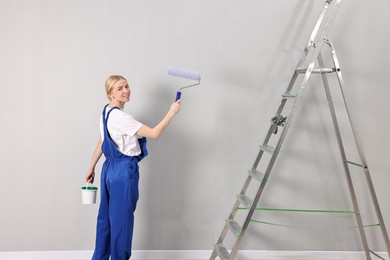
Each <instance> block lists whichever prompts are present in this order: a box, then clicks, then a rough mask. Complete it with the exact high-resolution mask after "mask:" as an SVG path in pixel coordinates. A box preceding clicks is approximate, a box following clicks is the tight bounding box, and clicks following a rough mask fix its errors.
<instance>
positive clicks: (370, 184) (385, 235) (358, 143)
mask: <svg viewBox="0 0 390 260" xmlns="http://www.w3.org/2000/svg"><path fill="white" fill-rule="evenodd" d="M326 43H327V44H328V45H329V48H330V52H331V55H332V60H333V64H334V66H335V68H336V74H337V79H338V81H339V86H340V89H341V93H342V96H343V101H344V105H345V108H346V111H347V115H348V119H349V124H350V126H351V128H352V133H353V136H354V139H355V143H356V148H357V150H358V153H359V157H360V161H361V163H362V166H363V170H364V173H365V176H366V181H367V184H368V187H369V190H370V195H371V200H372V203H373V205H374V209H375V213H376V217H377V219H378V221H379V224H380V228H381V232H382V236H383V239H384V241H385V245H386V249H387V254H388V256H389V258H390V239H389V235H388V233H387V230H386V226H385V222H384V219H383V216H382V212H381V210H380V206H379V202H378V198H377V195H376V192H375V188H374V184H373V181H372V178H371V174H370V171H369V169H368V166H367V161H366V157H365V155H364V152H363V148H362V144H361V141H360V137H359V134H358V131H357V130H356V126H355V121H354V116H353V114H352V112H351V109H350V104H349V94H348V91H347V89H346V88H345V84H344V79H343V76H342V74H341V70H340V64H339V61H338V58H337V54H336V50H335V48H334V46H333V44H332V42H331V41H329V40H326Z"/></svg>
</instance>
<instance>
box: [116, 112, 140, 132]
mask: <svg viewBox="0 0 390 260" xmlns="http://www.w3.org/2000/svg"><path fill="white" fill-rule="evenodd" d="M121 112H122V111H121ZM118 118H119V122H118V123H119V124H118V126H119V129H118V130H119V132H120V133H121V134H123V135H128V136H134V135H135V134H136V133H137V132H138V130H139V129H140V128H141V126H142V124H141V123H140V122H138V121H137V120H135V119H134V118H133V117H132V116H131V115H129V114H127V113H125V112H122V113H121V115H120V116H119V117H118Z"/></svg>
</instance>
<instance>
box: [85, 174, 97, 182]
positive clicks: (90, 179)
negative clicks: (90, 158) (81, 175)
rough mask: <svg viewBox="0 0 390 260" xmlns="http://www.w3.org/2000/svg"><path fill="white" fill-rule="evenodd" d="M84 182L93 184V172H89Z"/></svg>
mask: <svg viewBox="0 0 390 260" xmlns="http://www.w3.org/2000/svg"><path fill="white" fill-rule="evenodd" d="M85 180H86V182H90V183H93V181H94V180H95V171H89V172H88V174H87V176H86V177H85Z"/></svg>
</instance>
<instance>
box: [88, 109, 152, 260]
mask: <svg viewBox="0 0 390 260" xmlns="http://www.w3.org/2000/svg"><path fill="white" fill-rule="evenodd" d="M106 108H107V105H106V106H105V107H104V109H103V114H102V119H103V129H104V140H103V144H102V151H103V153H104V156H105V157H106V160H105V162H104V164H103V167H102V173H101V183H100V186H101V188H100V190H101V195H100V198H101V201H100V207H99V213H98V218H97V228H96V246H95V252H94V254H93V257H92V259H93V260H108V259H109V258H110V255H111V260H127V259H129V258H130V256H131V243H132V238H133V227H134V211H135V208H136V206H137V201H138V196H139V194H138V181H139V173H138V162H139V161H140V160H142V159H143V158H144V157H145V156H147V154H148V151H147V149H146V138H141V139H138V142H139V145H140V148H141V154H140V155H138V156H128V155H124V154H122V153H121V152H120V151H118V149H117V147H116V145H115V143H114V141H113V140H112V139H111V137H110V134H109V132H108V129H107V121H108V117H109V115H110V113H111V111H112V110H114V109H119V108H118V107H113V108H111V109H110V110H109V111H108V113H107V116H106Z"/></svg>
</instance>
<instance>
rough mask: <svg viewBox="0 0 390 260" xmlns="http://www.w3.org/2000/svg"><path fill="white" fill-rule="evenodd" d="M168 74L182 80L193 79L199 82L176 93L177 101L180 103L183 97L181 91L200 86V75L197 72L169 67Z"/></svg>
mask: <svg viewBox="0 0 390 260" xmlns="http://www.w3.org/2000/svg"><path fill="white" fill-rule="evenodd" d="M168 74H169V75H172V76H176V77H181V78H186V79H192V80H196V81H198V82H197V83H195V84H192V85H189V86H185V87H181V88H179V90H178V91H177V93H176V99H175V101H178V100H179V99H180V97H181V91H182V89H185V88H189V87H194V86H197V85H199V84H200V73H199V72H197V71H191V70H186V69H181V68H176V67H168Z"/></svg>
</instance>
